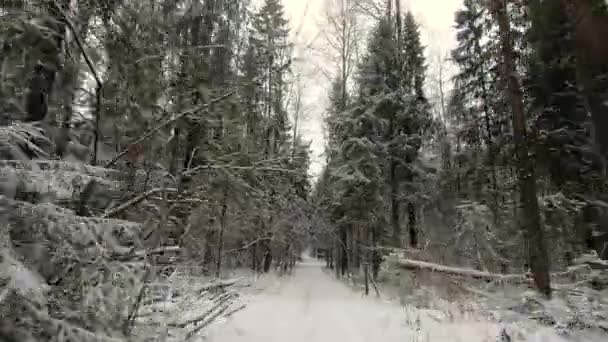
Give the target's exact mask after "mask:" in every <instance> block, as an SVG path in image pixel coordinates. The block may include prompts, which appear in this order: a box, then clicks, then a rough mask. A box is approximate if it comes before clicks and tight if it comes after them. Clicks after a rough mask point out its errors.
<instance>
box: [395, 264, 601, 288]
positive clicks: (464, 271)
mask: <svg viewBox="0 0 608 342" xmlns="http://www.w3.org/2000/svg"><path fill="white" fill-rule="evenodd" d="M397 265H398V266H399V267H401V268H404V269H409V270H425V271H431V272H439V273H445V274H449V275H453V276H458V277H466V278H474V279H481V280H487V281H498V282H509V283H519V284H522V283H528V282H530V281H531V276H530V275H528V274H500V273H492V272H486V271H479V270H474V269H470V268H460V267H453V266H446V265H440V264H435V263H432V262H427V261H419V260H412V259H400V260H398V261H397ZM589 271H590V268H589V266H588V265H577V266H572V267H570V268H569V269H568V270H567V271H564V272H558V273H553V274H551V277H552V278H553V279H556V280H561V279H562V278H572V277H577V276H579V275H580V274H581V273H582V274H587V273H589Z"/></svg>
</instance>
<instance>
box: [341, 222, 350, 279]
mask: <svg viewBox="0 0 608 342" xmlns="http://www.w3.org/2000/svg"><path fill="white" fill-rule="evenodd" d="M348 229H349V228H348V227H346V226H342V227H341V228H340V240H341V241H340V250H341V256H340V274H341V275H342V276H344V275H345V274H346V272H347V271H348V262H349V261H348V242H347V241H348V239H347V236H348V233H347V230H348Z"/></svg>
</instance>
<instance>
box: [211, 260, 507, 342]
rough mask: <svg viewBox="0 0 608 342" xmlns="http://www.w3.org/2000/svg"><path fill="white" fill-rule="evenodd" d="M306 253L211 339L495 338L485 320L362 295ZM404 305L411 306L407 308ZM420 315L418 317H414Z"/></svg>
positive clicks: (386, 341)
mask: <svg viewBox="0 0 608 342" xmlns="http://www.w3.org/2000/svg"><path fill="white" fill-rule="evenodd" d="M322 267H323V266H322V264H320V263H319V262H318V261H316V260H314V259H310V258H305V259H304V261H303V262H301V263H299V264H298V266H297V267H296V268H295V269H294V274H293V276H291V277H285V278H284V280H283V281H281V282H279V283H278V284H277V285H276V286H274V287H271V288H269V289H267V290H266V291H264V292H262V293H261V294H260V295H258V296H255V297H254V299H253V302H252V303H250V304H249V305H248V306H247V308H246V309H245V310H243V311H240V312H238V313H236V314H235V315H234V316H232V317H231V318H229V320H228V321H227V322H225V323H224V324H219V325H217V326H216V327H215V328H214V329H212V330H211V331H209V335H208V337H207V338H206V339H205V341H211V342H240V341H248V342H299V341H307V342H330V341H348V342H368V341H369V342H371V341H374V342H393V341H395V342H396V341H399V342H404V341H406V342H410V341H420V342H422V341H434V342H437V341H451V342H457V341H463V342H464V341H467V342H476V341H495V340H496V339H495V338H496V336H497V332H498V331H497V330H498V327H497V326H496V325H494V324H490V323H484V322H472V321H468V322H466V324H465V322H453V323H447V322H438V321H437V320H433V319H431V318H430V312H429V316H427V314H426V311H423V310H415V309H411V308H410V309H409V310H407V309H405V308H403V307H401V306H399V305H396V304H392V303H385V302H382V301H380V300H377V299H375V298H373V297H363V296H362V295H361V294H360V293H355V292H354V291H352V290H351V289H349V288H348V287H347V286H346V285H345V284H343V283H341V282H339V281H336V280H334V279H332V276H331V275H329V274H327V273H326V272H324V271H323V269H322ZM408 311H409V312H410V313H409V314H408ZM417 317H420V319H419V323H416V321H417Z"/></svg>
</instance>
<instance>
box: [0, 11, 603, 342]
mask: <svg viewBox="0 0 608 342" xmlns="http://www.w3.org/2000/svg"><path fill="white" fill-rule="evenodd" d="M405 6H406V5H405V4H402V2H401V1H400V0H328V1H325V6H324V12H323V18H324V23H323V25H326V27H325V28H324V29H323V34H322V39H321V41H322V42H321V43H319V44H321V45H323V48H322V49H320V50H322V51H323V53H324V55H325V58H327V57H329V58H330V60H331V62H332V63H328V64H327V65H329V68H331V70H325V71H327V72H325V73H324V74H325V75H329V78H330V81H329V82H328V83H330V86H329V87H328V88H329V91H328V92H327V93H328V95H327V96H328V104H329V105H328V108H326V109H325V110H324V114H325V115H324V119H325V120H324V125H325V129H326V150H325V154H324V157H325V165H324V168H323V170H322V172H321V173H320V175H318V177H311V176H310V172H309V169H310V166H311V162H312V160H311V158H312V157H311V148H310V142H309V141H307V137H304V136H303V134H302V132H301V125H302V121H303V120H304V119H305V117H306V112H305V109H304V108H305V106H303V104H302V96H303V94H302V87H301V82H307V80H302V79H301V75H300V73H298V71H297V70H295V69H296V68H295V66H294V49H295V47H294V44H293V40H292V37H293V35H292V33H293V27H292V25H291V24H290V22H289V21H288V19H287V15H286V13H285V8H284V5H283V3H282V1H281V0H263V1H262V0H260V1H257V2H256V1H252V3H250V1H248V0H205V1H198V0H183V1H169V0H151V1H121V0H97V1H91V0H82V1H69V0H32V1H27V0H22V1H19V0H14V1H1V2H0V45H1V52H0V159H1V160H0V170H1V171H0V177H1V180H0V190H1V191H0V218H1V220H2V221H1V223H0V243H1V244H0V252H1V256H0V285H1V287H0V340H2V341H4V340H7V341H29V340H32V341H37V340H57V341H66V340H69V341H90V340H93V339H92V338H93V337H92V336H96V337H95V340H97V339H98V340H100V341H110V340H111V341H119V340H121V341H122V340H134V338H136V337H137V338H139V337H141V336H138V334H140V333H141V332H140V331H139V330H138V328H137V325H138V323H137V319H136V318H137V317H139V316H138V312H139V311H140V310H141V309H142V308H143V307H144V306H145V305H148V304H150V303H153V302H154V300H152V299H150V300H149V301H148V300H147V299H146V298H148V297H153V295H152V294H151V293H152V290H151V289H152V288H153V287H154V286H153V284H156V283H157V282H159V281H160V280H158V279H165V278H166V276H167V275H170V274H176V273H180V274H181V272H186V271H183V270H185V269H187V272H186V273H188V275H189V276H201V277H206V278H205V279H207V278H208V279H216V280H214V281H215V282H212V283H211V285H209V286H208V287H205V288H204V289H203V290H200V293H207V292H208V291H209V289H211V288H220V289H224V288H226V287H229V286H232V285H233V283H234V282H232V281H225V282H222V281H220V280H218V279H220V278H222V279H223V278H226V277H227V275H229V274H230V272H232V271H233V270H237V269H249V270H251V271H252V272H254V273H256V274H264V273H272V272H274V271H276V272H278V273H279V274H284V273H290V271H291V269H292V268H293V267H294V265H295V264H296V262H297V260H298V259H299V258H300V256H301V255H302V253H304V251H305V250H306V249H307V248H313V249H314V250H315V251H317V250H319V251H321V250H322V251H324V254H325V261H326V265H327V267H328V268H329V269H332V270H333V272H334V273H335V275H336V276H337V277H338V278H346V279H352V280H354V281H357V280H358V279H361V280H362V281H363V283H364V284H365V291H366V292H369V288H370V286H371V285H373V286H374V287H375V288H376V291H377V292H378V286H379V285H378V283H380V280H381V279H380V278H381V277H380V276H381V274H382V273H383V272H385V271H386V270H387V269H388V268H390V267H391V266H390V264H391V263H390V262H389V261H391V260H393V261H394V259H395V257H396V258H397V259H398V261H397V264H398V265H399V266H398V267H400V268H404V269H406V270H407V271H408V272H412V273H415V272H419V271H421V270H427V269H433V270H435V271H439V272H445V273H448V274H452V275H456V276H464V277H467V276H470V277H472V278H483V279H485V278H488V279H489V278H496V277H502V278H500V279H520V278H519V276H520V275H522V276H523V275H530V276H531V279H532V280H533V281H532V282H533V284H534V285H533V286H532V287H534V288H535V289H536V290H538V292H539V293H541V294H542V295H543V296H544V297H546V298H550V297H551V295H552V291H554V290H555V288H556V285H555V284H553V283H552V282H554V281H555V280H556V279H557V278H556V277H558V276H557V274H567V273H568V272H570V271H571V270H572V266H575V265H579V264H580V260H581V257H583V256H587V257H588V256H589V255H590V253H591V252H592V253H593V258H596V259H597V260H595V259H593V261H588V263H590V264H592V268H593V269H597V268H603V269H604V272H605V270H606V269H608V266H607V265H606V264H605V263H603V262H602V261H601V260H600V259H604V260H607V259H608V198H607V197H606V196H607V195H606V194H608V192H607V191H606V186H607V178H606V168H607V162H608V159H607V158H608V135H607V136H606V137H605V138H604V137H603V134H602V133H601V132H602V130H603V129H604V128H606V129H608V121H607V120H608V77H606V76H607V75H608V47H607V46H606V44H605V43H604V40H603V37H606V36H608V5H607V4H606V3H605V1H603V0H574V1H566V0H564V1H561V0H560V1H558V0H555V1H541V0H528V1H521V0H484V1H481V0H479V1H477V0H464V1H463V3H462V6H461V7H460V9H459V10H458V12H457V13H456V15H455V21H454V30H455V31H456V38H457V44H456V47H455V49H454V50H453V51H451V52H450V53H449V56H439V57H440V58H436V59H434V58H431V56H430V54H429V53H428V51H427V48H426V47H425V43H424V42H423V37H422V33H421V30H422V29H421V26H420V24H419V22H418V20H417V18H416V17H415V15H414V14H413V13H412V12H410V11H409V10H407V9H406V7H405ZM327 65H326V66H327ZM448 70H456V71H455V72H454V73H453V75H452V74H451V73H450V72H448ZM319 86H321V85H319ZM598 257H599V258H598ZM586 260H588V258H587V259H586ZM577 270H578V269H577ZM178 271H179V272H178ZM604 274H605V273H604ZM117 276H118V278H120V279H119V280H117ZM163 277H165V278H163ZM557 281H558V282H559V279H558V280H557ZM603 281H604V282H605V283H607V284H608V281H606V280H603ZM593 282H594V284H595V285H597V282H598V280H597V279H594V280H593ZM370 283H371V285H370ZM380 285H381V284H380ZM559 285H560V286H561V285H562V284H559ZM595 285H594V286H595ZM598 286H599V285H598ZM603 286H605V285H603ZM378 293H379V292H378ZM218 296H219V297H213V300H219V304H218V306H214V307H213V310H218V311H216V312H215V313H213V315H211V312H213V310H211V311H209V312H208V313H207V315H206V316H204V320H208V319H209V318H210V316H209V315H211V316H212V317H217V316H219V315H221V314H223V313H224V312H225V310H226V309H227V305H228V304H226V303H228V302H229V301H232V298H233V297H232V296H233V293H232V292H226V293H224V294H223V295H218ZM146 303H147V304H146ZM230 303H232V302H230ZM224 304H226V305H224ZM222 305H224V306H222ZM220 311H221V312H220ZM201 320H203V319H201ZM205 322H207V321H205ZM206 324H208V322H207V323H206ZM204 325H205V324H203V326H204ZM174 326H179V327H181V328H184V327H185V326H187V324H186V323H184V324H182V323H179V324H178V323H175V324H174ZM197 329H198V330H200V329H203V328H202V327H200V328H197ZM197 329H194V330H193V331H191V332H189V333H188V335H187V336H188V337H187V339H190V338H191V337H192V336H194V335H195V334H196V333H197V332H198V330H197Z"/></svg>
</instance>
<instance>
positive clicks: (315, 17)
mask: <svg viewBox="0 0 608 342" xmlns="http://www.w3.org/2000/svg"><path fill="white" fill-rule="evenodd" d="M325 1H327V0H283V3H284V5H285V8H286V12H287V15H288V17H289V18H290V20H291V27H292V36H293V40H294V41H295V43H296V55H298V56H299V57H300V60H299V61H298V62H297V63H295V65H296V67H295V68H296V71H300V72H301V73H302V75H303V78H302V83H303V84H304V88H305V89H304V91H303V92H304V100H303V102H304V105H305V115H306V117H305V118H304V119H303V121H304V122H303V124H302V128H301V133H302V135H303V136H304V138H305V139H306V140H311V141H312V150H313V156H312V157H313V165H312V167H311V173H312V174H314V175H316V174H318V173H319V171H320V170H321V169H322V167H323V161H324V160H325V158H324V156H323V152H324V146H325V141H324V134H323V120H322V115H323V110H324V108H325V105H326V100H327V93H328V88H329V81H328V80H327V79H326V77H325V76H323V74H322V73H320V72H315V68H314V66H315V65H316V64H318V63H319V62H318V61H314V60H310V59H311V57H309V56H310V54H309V53H307V51H306V50H307V49H308V47H309V46H311V45H314V44H316V43H321V41H319V40H320V39H322V38H320V37H319V30H322V29H323V27H322V26H321V25H319V24H318V23H320V22H322V18H323V12H324V11H323V8H324V3H325ZM461 3H462V0H402V6H403V7H404V9H409V10H411V11H412V12H413V13H414V15H415V16H416V19H417V20H418V22H419V23H420V25H421V31H422V36H423V37H422V39H423V43H424V45H425V46H427V49H426V53H427V64H429V68H430V69H431V70H432V65H430V64H431V61H432V60H436V59H437V57H438V55H440V54H445V53H447V52H449V51H450V50H451V49H452V47H453V46H454V44H455V35H454V30H453V29H452V27H453V22H454V13H455V11H456V10H457V9H458V7H459V6H460V5H461Z"/></svg>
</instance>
